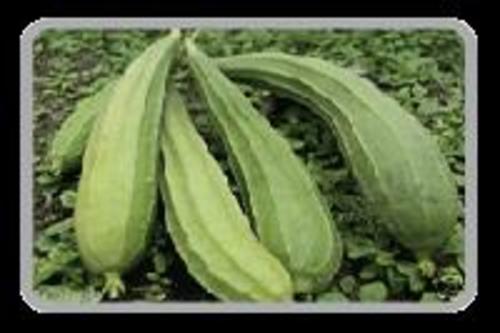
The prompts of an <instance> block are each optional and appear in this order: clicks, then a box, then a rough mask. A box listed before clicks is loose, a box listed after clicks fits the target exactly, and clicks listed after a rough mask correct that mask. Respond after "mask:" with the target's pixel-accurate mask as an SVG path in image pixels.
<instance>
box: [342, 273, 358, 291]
mask: <svg viewBox="0 0 500 333" xmlns="http://www.w3.org/2000/svg"><path fill="white" fill-rule="evenodd" d="M339 286H340V289H341V290H342V291H343V292H344V293H345V294H348V295H350V294H352V293H353V292H354V289H355V288H356V278H355V277H354V276H352V275H347V276H345V277H343V278H342V279H341V280H340V281H339Z"/></svg>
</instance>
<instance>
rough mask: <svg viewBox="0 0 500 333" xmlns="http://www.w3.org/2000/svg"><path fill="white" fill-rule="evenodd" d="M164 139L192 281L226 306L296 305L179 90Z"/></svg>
mask: <svg viewBox="0 0 500 333" xmlns="http://www.w3.org/2000/svg"><path fill="white" fill-rule="evenodd" d="M162 134H163V135H162V140H161V150H162V154H163V161H164V162H163V168H162V175H161V176H160V189H161V193H162V196H163V198H164V202H165V207H166V208H165V209H166V217H165V220H166V226H167V229H168V231H169V233H170V236H171V237H172V239H173V242H174V244H175V247H176V249H177V251H178V252H179V254H180V256H181V258H182V259H183V260H184V261H185V263H186V265H187V268H188V270H189V272H190V273H191V274H192V276H194V277H195V278H196V279H197V280H198V281H199V283H200V284H201V285H202V286H204V287H205V288H206V289H207V290H208V291H209V292H211V293H212V294H214V295H215V296H217V297H218V298H220V299H222V300H225V301H282V300H289V299H291V297H292V284H291V281H290V277H289V274H288V272H287V271H286V270H285V268H284V267H283V266H282V265H281V263H280V262H279V260H278V259H276V258H275V257H274V256H272V255H271V254H270V253H269V252H268V251H267V250H266V249H265V248H264V246H263V245H262V244H261V243H260V242H259V241H258V240H257V239H256V237H255V236H254V234H253V231H252V230H251V228H250V224H249V221H248V220H247V218H246V216H245V215H244V214H243V212H242V211H241V208H240V207H239V204H238V201H237V200H236V198H235V197H234V196H233V194H232V193H231V190H230V188H229V185H228V183H227V179H226V178H225V175H224V174H223V172H222V171H221V169H220V167H219V165H218V164H217V162H216V161H215V159H214V158H213V157H212V156H211V155H210V153H209V151H208V148H207V146H206V144H205V142H204V141H203V139H202V138H201V137H200V135H199V134H198V133H197V131H196V129H195V127H194V125H193V123H192V121H191V119H190V117H189V115H188V112H187V110H186V108H185V106H184V103H183V101H182V98H181V97H180V95H179V94H178V92H177V91H176V90H175V88H173V85H172V86H171V87H170V89H169V90H168V92H167V100H166V102H165V114H164V123H163V132H162Z"/></svg>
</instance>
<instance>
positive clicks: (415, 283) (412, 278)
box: [397, 262, 425, 292]
mask: <svg viewBox="0 0 500 333" xmlns="http://www.w3.org/2000/svg"><path fill="white" fill-rule="evenodd" d="M397 269H398V271H399V272H400V273H401V274H403V275H405V276H406V277H407V278H408V284H409V287H410V290H411V291H412V292H421V291H422V290H424V287H425V279H424V277H423V276H422V274H421V270H420V269H419V267H418V265H416V264H415V263H411V262H402V263H398V264H397Z"/></svg>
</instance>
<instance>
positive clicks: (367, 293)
mask: <svg viewBox="0 0 500 333" xmlns="http://www.w3.org/2000/svg"><path fill="white" fill-rule="evenodd" d="M387 294H388V292H387V287H386V286H385V284H384V283H383V282H380V281H377V282H372V283H368V284H365V285H362V286H361V288H360V289H359V293H358V297H359V299H360V300H361V301H364V302H381V301H384V300H385V299H386V298H387Z"/></svg>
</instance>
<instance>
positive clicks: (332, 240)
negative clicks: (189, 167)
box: [186, 41, 342, 292]
mask: <svg viewBox="0 0 500 333" xmlns="http://www.w3.org/2000/svg"><path fill="white" fill-rule="evenodd" d="M186 49H187V53H188V62H189V65H190V67H191V70H192V73H193V75H194V78H195V80H196V82H197V84H198V86H199V90H200V92H201V95H202V96H203V99H204V100H205V101H206V103H207V105H208V109H209V113H210V115H211V116H212V118H213V120H214V124H215V125H216V128H217V130H218V133H219V134H220V135H221V137H222V138H223V141H224V143H225V146H226V148H227V150H228V152H229V155H230V157H231V166H232V168H233V170H234V171H235V174H236V176H237V179H238V182H239V184H240V186H241V187H242V188H244V193H245V197H246V200H247V205H248V206H249V207H250V211H251V214H252V217H253V222H254V223H255V225H256V230H257V234H258V236H259V239H260V240H261V241H262V242H263V243H264V244H265V246H266V247H267V248H268V249H269V250H270V251H271V252H272V253H273V254H274V255H276V256H277V257H278V258H279V259H280V260H281V262H282V263H283V265H284V266H285V267H286V268H287V269H288V270H289V272H290V274H291V276H292V280H293V283H294V290H295V291H296V292H313V291H319V290H321V289H323V288H325V287H326V286H327V285H328V283H329V282H330V281H331V279H332V277H333V275H334V274H335V273H336V272H337V270H338V269H339V266H340V263H341V259H342V245H341V239H340V236H339V232H338V230H337V228H336V226H335V223H334V222H333V220H332V217H331V215H330V212H329V209H328V208H327V207H326V205H325V204H324V202H323V198H322V197H321V195H320V193H319V190H318V189H317V187H316V184H315V183H314V180H313V179H312V178H311V176H310V175H309V173H308V171H307V170H306V168H305V166H304V165H303V164H302V162H301V161H300V160H299V158H298V157H297V156H295V155H294V153H293V151H292V149H291V147H290V146H289V145H288V143H287V142H286V140H285V139H284V138H283V137H282V136H281V135H279V134H278V132H277V131H275V130H274V129H273V128H272V127H271V126H270V124H269V123H268V122H267V120H266V119H265V118H264V117H263V116H262V115H260V114H259V113H258V111H257V110H255V109H254V108H253V106H252V105H251V103H250V101H249V100H248V99H247V98H246V97H245V96H244V95H243V93H242V92H241V91H240V90H239V88H238V87H237V86H236V85H235V84H234V83H232V82H231V81H230V80H229V79H227V78H226V77H225V76H224V75H223V74H222V72H221V71H220V70H219V69H218V68H217V66H216V63H215V62H214V61H213V60H211V59H210V58H209V57H208V56H206V55H205V54H204V53H203V52H202V51H200V50H199V49H198V48H197V47H196V46H195V45H194V43H192V42H191V41H187V42H186Z"/></svg>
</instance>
